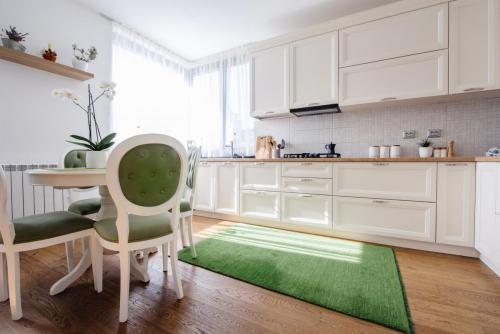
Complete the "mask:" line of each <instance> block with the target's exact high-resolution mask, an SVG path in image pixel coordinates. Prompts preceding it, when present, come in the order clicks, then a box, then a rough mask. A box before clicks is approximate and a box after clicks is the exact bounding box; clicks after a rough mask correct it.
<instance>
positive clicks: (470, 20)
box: [450, 0, 500, 93]
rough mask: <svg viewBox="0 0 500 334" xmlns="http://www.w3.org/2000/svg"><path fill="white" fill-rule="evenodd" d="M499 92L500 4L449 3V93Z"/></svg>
mask: <svg viewBox="0 0 500 334" xmlns="http://www.w3.org/2000/svg"><path fill="white" fill-rule="evenodd" d="M497 88H500V0H458V1H453V2H450V93H464V92H474V91H481V90H487V89H497Z"/></svg>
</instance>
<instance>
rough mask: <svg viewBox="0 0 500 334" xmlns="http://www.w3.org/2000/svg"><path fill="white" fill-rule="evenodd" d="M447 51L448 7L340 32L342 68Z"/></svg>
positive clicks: (389, 18)
mask: <svg viewBox="0 0 500 334" xmlns="http://www.w3.org/2000/svg"><path fill="white" fill-rule="evenodd" d="M446 48H448V4H441V5H438V6H433V7H427V8H423V9H419V10H416V11H412V12H408V13H404V14H400V15H395V16H391V17H387V18H384V19H380V20H376V21H372V22H369V23H364V24H360V25H356V26H352V27H349V28H346V29H342V30H340V66H341V67H345V66H352V65H357V64H362V63H368V62H373V61H378V60H384V59H389V58H396V57H402V56H408V55H412V54H417V53H423V52H428V51H434V50H439V49H446Z"/></svg>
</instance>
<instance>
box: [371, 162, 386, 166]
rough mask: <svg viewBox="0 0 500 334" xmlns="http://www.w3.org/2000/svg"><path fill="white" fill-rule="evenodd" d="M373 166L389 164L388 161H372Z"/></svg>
mask: <svg viewBox="0 0 500 334" xmlns="http://www.w3.org/2000/svg"><path fill="white" fill-rule="evenodd" d="M373 166H389V163H388V162H374V163H373Z"/></svg>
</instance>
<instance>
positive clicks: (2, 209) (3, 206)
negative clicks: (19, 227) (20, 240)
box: [0, 166, 16, 245]
mask: <svg viewBox="0 0 500 334" xmlns="http://www.w3.org/2000/svg"><path fill="white" fill-rule="evenodd" d="M0 233H1V234H2V240H3V243H4V245H12V244H13V243H14V238H15V236H16V232H15V230H14V225H12V223H11V222H10V221H9V219H8V218H7V178H6V177H5V173H4V171H3V168H2V166H0Z"/></svg>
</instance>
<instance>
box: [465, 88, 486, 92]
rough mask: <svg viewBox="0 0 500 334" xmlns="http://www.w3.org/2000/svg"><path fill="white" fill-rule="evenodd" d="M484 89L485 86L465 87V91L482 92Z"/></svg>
mask: <svg viewBox="0 0 500 334" xmlns="http://www.w3.org/2000/svg"><path fill="white" fill-rule="evenodd" d="M482 90H484V87H473V88H467V89H464V92H480V91H482Z"/></svg>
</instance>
